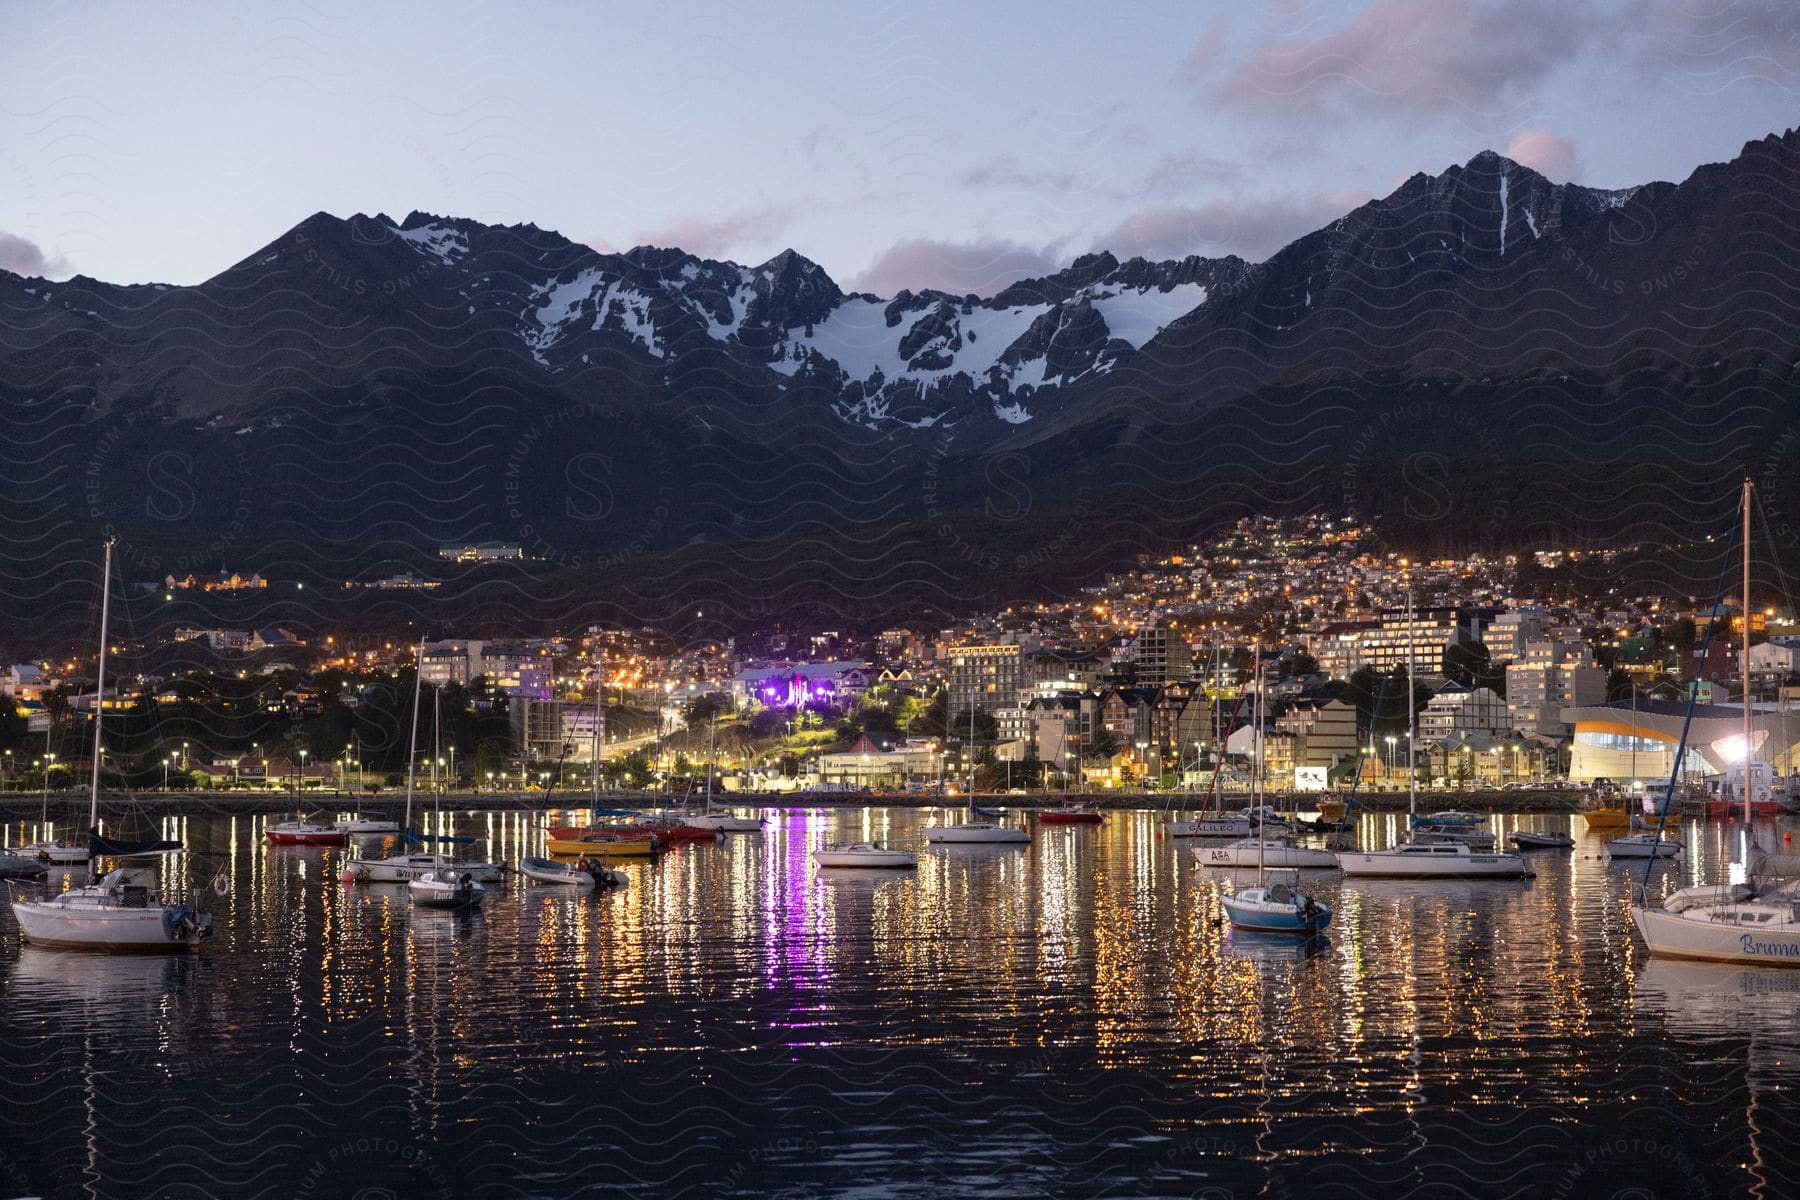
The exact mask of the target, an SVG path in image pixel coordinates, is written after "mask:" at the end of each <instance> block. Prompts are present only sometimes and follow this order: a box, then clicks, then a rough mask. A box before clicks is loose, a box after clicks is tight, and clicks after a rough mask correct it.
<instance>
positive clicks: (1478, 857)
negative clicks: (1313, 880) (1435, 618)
mask: <svg viewBox="0 0 1800 1200" xmlns="http://www.w3.org/2000/svg"><path fill="white" fill-rule="evenodd" d="M1412 633H1413V596H1412V592H1410V591H1408V592H1407V593H1406V774H1407V802H1406V811H1407V817H1408V825H1409V826H1411V827H1413V828H1419V827H1421V826H1423V827H1424V829H1425V830H1426V832H1427V833H1428V834H1435V840H1427V839H1426V838H1420V837H1416V836H1415V838H1414V840H1412V841H1410V842H1401V843H1400V844H1398V845H1396V846H1393V847H1391V848H1390V849H1387V850H1351V851H1344V852H1340V853H1339V854H1338V856H1337V857H1338V865H1339V866H1341V867H1342V868H1343V869H1344V874H1345V875H1350V876H1359V875H1360V876H1365V877H1370V878H1377V879H1524V878H1526V877H1527V876H1530V875H1532V874H1534V872H1533V871H1532V870H1531V868H1530V867H1528V866H1527V865H1526V863H1525V860H1524V859H1523V858H1522V857H1520V856H1519V855H1517V854H1513V853H1511V852H1509V851H1491V850H1489V849H1488V847H1491V846H1492V845H1493V844H1494V842H1493V836H1492V835H1491V834H1485V833H1484V834H1481V837H1483V838H1485V839H1486V841H1485V844H1480V838H1476V837H1472V836H1470V834H1469V833H1465V834H1464V835H1463V836H1460V837H1458V836H1451V835H1450V833H1448V832H1447V831H1449V830H1455V829H1468V825H1467V822H1466V821H1465V820H1462V818H1463V816H1464V814H1460V813H1432V814H1430V815H1429V817H1427V818H1424V819H1423V820H1421V818H1420V816H1419V768H1418V713H1417V711H1416V710H1415V709H1414V707H1413V636H1412ZM1476 819H1477V820H1479V819H1480V818H1479V817H1477V818H1476ZM1473 832H1475V831H1470V833H1473ZM1471 842H1476V843H1477V844H1475V845H1471V844H1470V843H1471Z"/></svg>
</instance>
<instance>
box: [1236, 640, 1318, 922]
mask: <svg viewBox="0 0 1800 1200" xmlns="http://www.w3.org/2000/svg"><path fill="white" fill-rule="evenodd" d="M1266 694H1267V690H1266V688H1265V687H1264V686H1263V677H1262V655H1261V652H1260V650H1259V651H1258V654H1257V663H1256V705H1257V709H1256V717H1255V722H1256V728H1255V740H1256V741H1255V744H1256V753H1255V756H1254V759H1253V761H1252V763H1251V770H1252V772H1253V780H1252V787H1253V794H1254V795H1255V796H1256V797H1257V800H1258V801H1259V802H1260V800H1261V798H1262V777H1263V749H1264V747H1263V720H1264V717H1265V714H1264V713H1263V712H1262V711H1261V710H1262V708H1263V705H1264V704H1265V696H1266ZM1281 840H1282V841H1283V842H1285V843H1286V845H1285V846H1280V847H1278V848H1279V849H1282V850H1284V851H1288V852H1293V851H1298V850H1299V847H1296V846H1294V845H1293V841H1292V839H1286V838H1284V839H1281ZM1251 844H1254V847H1255V851H1256V886H1255V887H1253V888H1244V889H1243V890H1242V891H1238V892H1234V893H1233V894H1231V895H1229V896H1225V897H1223V898H1222V899H1221V901H1220V903H1222V904H1223V905H1224V906H1225V916H1226V918H1227V919H1228V920H1229V921H1230V922H1231V926H1232V928H1233V929H1239V930H1243V931H1244V932H1246V933H1285V934H1300V935H1302V936H1312V935H1315V934H1318V933H1322V932H1323V931H1324V929H1325V927H1326V926H1327V925H1329V924H1331V909H1330V908H1329V907H1327V906H1326V905H1323V904H1320V903H1319V902H1318V901H1316V900H1314V899H1313V898H1312V897H1311V896H1308V895H1305V894H1303V893H1301V892H1300V891H1298V890H1296V887H1295V885H1293V884H1290V883H1288V882H1287V881H1285V880H1283V881H1280V882H1275V883H1271V882H1269V881H1268V879H1267V874H1268V867H1269V865H1270V864H1269V854H1270V849H1271V847H1270V839H1269V838H1268V837H1267V836H1263V837H1258V838H1254V839H1251V842H1250V843H1246V842H1238V843H1235V845H1234V846H1233V847H1231V849H1235V850H1238V851H1240V852H1241V851H1243V850H1245V849H1247V848H1249V846H1250V845H1251ZM1320 853H1322V852H1320ZM1325 857H1326V858H1328V859H1329V858H1331V857H1332V856H1331V855H1328V854H1327V855H1325ZM1331 865H1333V866H1335V865H1336V863H1335V861H1333V863H1332V864H1331Z"/></svg>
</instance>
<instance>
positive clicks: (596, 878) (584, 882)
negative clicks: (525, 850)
mask: <svg viewBox="0 0 1800 1200" xmlns="http://www.w3.org/2000/svg"><path fill="white" fill-rule="evenodd" d="M519 874H521V875H523V876H525V877H526V878H527V879H531V880H535V881H536V882H538V883H558V884H563V885H564V886H568V887H577V888H591V887H595V886H600V887H624V886H625V885H626V884H627V883H629V882H630V877H629V876H627V875H626V874H625V872H623V871H616V870H614V869H612V868H611V867H605V866H602V865H600V864H599V863H597V862H592V861H590V860H588V859H585V858H584V859H581V860H579V861H577V862H573V863H566V862H558V861H557V860H556V859H554V858H535V857H526V858H522V859H520V860H519Z"/></svg>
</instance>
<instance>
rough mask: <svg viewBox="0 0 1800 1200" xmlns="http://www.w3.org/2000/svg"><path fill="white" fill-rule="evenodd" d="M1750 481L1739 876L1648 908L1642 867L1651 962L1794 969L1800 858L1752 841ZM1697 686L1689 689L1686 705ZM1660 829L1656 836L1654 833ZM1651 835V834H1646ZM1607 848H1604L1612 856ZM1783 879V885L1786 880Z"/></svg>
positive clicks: (1636, 908) (1799, 950)
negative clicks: (1772, 851)
mask: <svg viewBox="0 0 1800 1200" xmlns="http://www.w3.org/2000/svg"><path fill="white" fill-rule="evenodd" d="M1753 486H1754V485H1753V484H1752V482H1751V480H1750V477H1749V476H1748V475H1746V476H1745V477H1744V487H1743V494H1742V498H1741V501H1740V503H1741V506H1742V509H1743V534H1742V537H1743V555H1744V579H1743V588H1744V590H1743V610H1742V611H1743V614H1744V620H1743V625H1744V629H1743V636H1744V641H1743V646H1742V649H1741V650H1740V655H1739V657H1740V663H1741V666H1742V669H1743V679H1742V685H1743V690H1744V733H1743V745H1744V760H1743V761H1744V789H1743V790H1744V811H1743V821H1744V863H1743V869H1744V876H1745V881H1744V882H1743V883H1738V884H1724V885H1719V884H1711V885H1701V886H1698V887H1688V888H1683V889H1681V890H1680V891H1678V892H1676V893H1675V894H1673V895H1672V896H1670V897H1668V898H1667V899H1666V900H1664V901H1663V902H1662V904H1661V906H1660V907H1659V906H1653V905H1652V904H1651V903H1650V902H1649V899H1648V897H1647V895H1646V890H1647V889H1648V887H1649V885H1650V874H1651V870H1652V868H1653V867H1654V866H1655V865H1656V860H1655V859H1654V858H1651V859H1650V861H1648V862H1646V863H1645V865H1644V878H1643V879H1642V880H1641V881H1639V882H1638V883H1636V884H1634V885H1633V886H1632V900H1631V919H1632V922H1633V923H1634V924H1635V925H1636V926H1637V930H1638V934H1639V936H1641V937H1642V938H1643V939H1644V946H1645V947H1646V948H1647V949H1648V950H1649V951H1650V954H1651V956H1652V957H1655V958H1690V959H1700V960H1704V961H1707V962H1725V963H1736V964H1739V965H1741V966H1777V967H1800V856H1795V855H1785V854H1781V855H1777V854H1765V853H1763V852H1762V850H1761V849H1760V848H1759V847H1758V846H1757V845H1756V844H1755V842H1754V840H1753V839H1752V836H1751V832H1750V830H1751V820H1752V818H1753V817H1754V815H1755V812H1754V809H1753V807H1752V797H1753V796H1754V794H1755V793H1754V791H1753V789H1752V787H1751V784H1752V781H1753V780H1752V776H1753V771H1754V761H1753V760H1754V757H1755V756H1754V753H1753V747H1754V746H1755V745H1756V742H1755V739H1754V738H1753V737H1752V732H1753V729H1752V725H1751V719H1750V508H1751V501H1752V498H1753V496H1752V491H1751V489H1752V487H1753ZM1698 687H1699V684H1698V682H1697V681H1696V682H1695V683H1693V684H1690V690H1689V693H1688V697H1689V699H1688V703H1689V705H1690V711H1691V706H1692V704H1693V701H1694V695H1695V691H1696V690H1697V689H1698ZM1686 750H1687V738H1686V730H1685V729H1684V730H1683V737H1682V740H1681V742H1680V743H1679V744H1678V745H1677V747H1676V750H1675V768H1674V770H1673V771H1671V772H1670V776H1669V787H1668V790H1667V791H1666V792H1665V793H1664V795H1663V805H1662V807H1663V810H1664V812H1665V813H1666V812H1667V810H1668V807H1669V802H1670V800H1671V799H1673V797H1674V794H1675V773H1676V772H1678V771H1679V770H1680V769H1681V758H1682V755H1683V753H1685V752H1686ZM1660 832H1661V831H1660V830H1658V833H1659V834H1660ZM1646 836H1649V835H1646ZM1611 846H1612V843H1608V849H1609V850H1610V849H1611ZM1784 881H1785V882H1784Z"/></svg>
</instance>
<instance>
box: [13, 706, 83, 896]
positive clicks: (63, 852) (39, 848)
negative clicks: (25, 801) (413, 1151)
mask: <svg viewBox="0 0 1800 1200" xmlns="http://www.w3.org/2000/svg"><path fill="white" fill-rule="evenodd" d="M54 757H55V756H54V755H52V754H51V753H50V731H49V730H46V731H45V732H44V763H45V766H44V778H43V784H44V811H43V816H42V819H41V822H40V823H41V825H42V826H43V829H44V832H45V833H46V834H48V833H49V832H50V767H49V764H50V763H51V762H52V761H53V759H54ZM19 853H20V854H22V855H24V856H26V857H27V858H35V859H37V860H38V861H40V862H46V863H50V864H52V865H53V866H60V867H68V866H76V865H79V864H81V863H85V862H86V861H87V860H88V847H87V843H86V842H73V841H69V840H68V839H66V838H58V837H46V838H44V839H43V840H42V841H36V842H32V843H31V844H30V845H26V846H20V847H19Z"/></svg>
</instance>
